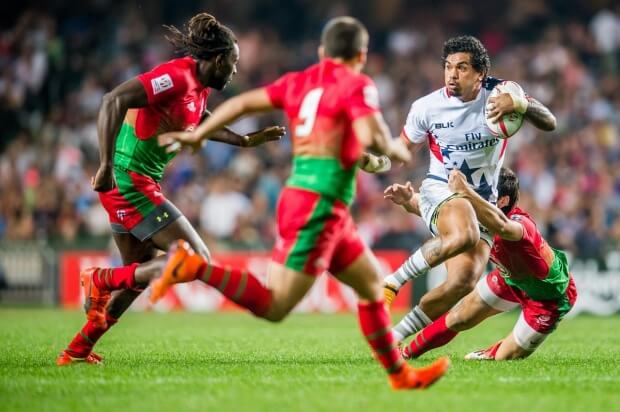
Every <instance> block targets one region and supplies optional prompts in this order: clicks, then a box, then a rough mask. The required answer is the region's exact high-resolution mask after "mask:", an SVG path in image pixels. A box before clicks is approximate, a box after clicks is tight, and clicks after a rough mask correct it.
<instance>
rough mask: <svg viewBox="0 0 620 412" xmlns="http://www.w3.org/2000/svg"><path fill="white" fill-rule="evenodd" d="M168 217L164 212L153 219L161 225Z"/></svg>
mask: <svg viewBox="0 0 620 412" xmlns="http://www.w3.org/2000/svg"><path fill="white" fill-rule="evenodd" d="M169 217H170V215H169V214H168V212H164V213H163V214H161V215H159V216H157V217H155V220H157V221H158V222H159V223H161V222H163V221H164V220H167V219H168V218H169Z"/></svg>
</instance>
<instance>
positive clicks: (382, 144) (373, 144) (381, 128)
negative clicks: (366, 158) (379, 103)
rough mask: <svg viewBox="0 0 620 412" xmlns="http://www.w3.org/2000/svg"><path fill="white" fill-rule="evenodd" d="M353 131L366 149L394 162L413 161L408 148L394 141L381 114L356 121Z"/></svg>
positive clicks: (377, 113) (396, 140)
mask: <svg viewBox="0 0 620 412" xmlns="http://www.w3.org/2000/svg"><path fill="white" fill-rule="evenodd" d="M353 131H354V132H355V135H356V136H357V138H358V139H359V141H360V143H361V144H362V145H363V146H364V147H365V148H367V149H369V150H372V151H373V152H376V153H379V154H383V155H386V156H387V157H389V158H390V159H391V160H392V161H397V162H403V163H409V162H410V161H411V153H410V152H409V150H408V148H407V147H406V146H405V145H403V144H402V143H401V142H400V141H399V140H398V139H392V135H391V133H390V130H389V128H388V126H387V124H386V123H385V120H384V119H383V116H382V115H381V113H380V112H375V113H372V114H369V115H367V116H363V117H359V118H357V119H355V120H354V121H353Z"/></svg>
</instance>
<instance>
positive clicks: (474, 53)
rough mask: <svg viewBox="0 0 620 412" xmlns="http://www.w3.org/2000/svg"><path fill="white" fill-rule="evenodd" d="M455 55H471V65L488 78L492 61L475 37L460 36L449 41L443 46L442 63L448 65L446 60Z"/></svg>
mask: <svg viewBox="0 0 620 412" xmlns="http://www.w3.org/2000/svg"><path fill="white" fill-rule="evenodd" d="M454 53H469V54H470V55H471V65H472V66H473V68H474V69H475V70H476V71H477V72H478V73H484V75H485V76H486V75H487V74H489V70H491V59H490V58H489V53H488V52H487V49H486V48H485V47H484V45H483V44H482V43H481V42H480V40H478V39H477V38H475V37H474V36H458V37H453V38H451V39H448V41H446V42H445V43H444V44H443V55H442V57H441V61H442V63H443V64H444V65H445V64H446V58H448V56H449V55H451V54H454Z"/></svg>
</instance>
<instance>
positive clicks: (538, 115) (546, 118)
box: [525, 98, 556, 132]
mask: <svg viewBox="0 0 620 412" xmlns="http://www.w3.org/2000/svg"><path fill="white" fill-rule="evenodd" d="M525 118H526V119H527V120H529V121H530V122H531V123H532V124H533V125H534V126H536V127H537V128H539V129H540V130H544V131H546V132H550V131H552V130H554V129H555V126H556V121H555V116H554V115H553V113H551V111H550V110H549V109H548V108H547V107H546V106H545V105H544V104H542V103H541V102H539V101H538V100H536V99H533V98H530V99H529V103H528V105H527V111H526V112H525Z"/></svg>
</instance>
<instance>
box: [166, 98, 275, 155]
mask: <svg viewBox="0 0 620 412" xmlns="http://www.w3.org/2000/svg"><path fill="white" fill-rule="evenodd" d="M271 109H273V105H272V103H271V99H270V98H269V96H268V95H267V91H266V90H265V89H264V88H259V89H254V90H250V91H248V92H245V93H242V94H240V95H238V96H235V97H233V98H231V99H228V100H226V101H225V102H224V103H222V104H221V105H219V106H218V107H217V108H216V109H215V111H214V112H213V114H212V115H211V116H209V117H207V119H206V120H205V121H204V122H202V123H201V124H200V125H199V126H198V127H197V128H196V129H195V130H193V131H191V132H169V133H164V134H161V135H160V136H159V138H158V139H159V144H160V145H161V146H168V148H169V149H170V151H174V150H178V144H180V145H182V146H189V147H192V148H193V149H194V150H196V149H197V148H199V147H200V146H201V145H202V143H203V142H204V141H205V140H207V139H209V138H212V137H213V135H214V134H215V133H216V132H217V131H219V130H221V129H222V128H223V127H224V126H226V125H227V124H230V123H232V122H234V121H235V120H237V119H238V118H239V117H241V116H243V115H245V114H249V113H255V112H260V111H267V110H271ZM282 134H284V133H283V130H282ZM246 140H247V142H246V145H248V146H252V145H256V144H257V142H259V143H262V142H264V141H266V140H265V139H264V136H262V135H260V134H259V135H258V136H257V135H256V134H254V135H247V136H246Z"/></svg>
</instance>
